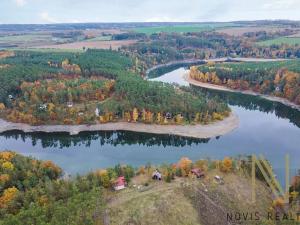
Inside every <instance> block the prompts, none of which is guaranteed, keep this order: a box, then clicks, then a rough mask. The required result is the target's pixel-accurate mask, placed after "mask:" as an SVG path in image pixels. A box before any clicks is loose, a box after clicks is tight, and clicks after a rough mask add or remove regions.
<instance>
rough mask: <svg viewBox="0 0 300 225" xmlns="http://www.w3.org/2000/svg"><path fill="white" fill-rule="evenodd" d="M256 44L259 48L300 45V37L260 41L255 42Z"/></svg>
mask: <svg viewBox="0 0 300 225" xmlns="http://www.w3.org/2000/svg"><path fill="white" fill-rule="evenodd" d="M257 44H258V45H260V46H271V45H281V44H288V45H300V37H280V38H275V39H272V40H267V41H260V42H257Z"/></svg>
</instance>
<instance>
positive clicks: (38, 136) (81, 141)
mask: <svg viewBox="0 0 300 225" xmlns="http://www.w3.org/2000/svg"><path fill="white" fill-rule="evenodd" d="M1 136H2V137H3V138H6V139H15V140H22V141H23V142H28V141H29V140H30V141H31V144H32V146H36V145H37V143H38V142H40V144H41V146H42V147H43V148H49V147H52V148H60V149H63V148H69V147H74V146H81V145H82V146H84V147H90V146H91V143H92V142H94V141H97V142H98V143H99V146H104V145H107V144H109V145H112V146H118V145H125V144H126V145H142V146H163V147H166V146H175V147H184V146H191V145H192V144H200V143H208V141H209V139H197V138H186V137H179V136H174V135H167V134H166V135H156V134H149V133H137V132H131V131H111V132H107V131H99V132H80V133H79V134H78V135H72V136H70V135H69V134H68V133H52V134H50V135H49V134H47V133H43V132H37V133H24V132H21V131H8V132H4V133H3V134H2V135H1Z"/></svg>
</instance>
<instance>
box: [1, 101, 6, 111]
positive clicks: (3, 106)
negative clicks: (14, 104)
mask: <svg viewBox="0 0 300 225" xmlns="http://www.w3.org/2000/svg"><path fill="white" fill-rule="evenodd" d="M4 109H5V105H4V104H3V103H2V102H1V103H0V111H3V110H4Z"/></svg>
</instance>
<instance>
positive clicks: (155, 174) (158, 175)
mask: <svg viewBox="0 0 300 225" xmlns="http://www.w3.org/2000/svg"><path fill="white" fill-rule="evenodd" d="M161 178H162V175H161V173H160V172H159V171H158V170H155V171H154V172H153V174H152V179H153V180H161Z"/></svg>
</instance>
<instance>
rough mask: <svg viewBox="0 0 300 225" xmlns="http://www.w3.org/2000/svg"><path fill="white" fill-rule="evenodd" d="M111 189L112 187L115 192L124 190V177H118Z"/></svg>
mask: <svg viewBox="0 0 300 225" xmlns="http://www.w3.org/2000/svg"><path fill="white" fill-rule="evenodd" d="M113 187H114V189H115V191H119V190H122V189H124V188H126V180H125V177H118V179H117V180H116V182H115V183H114V185H113Z"/></svg>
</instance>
